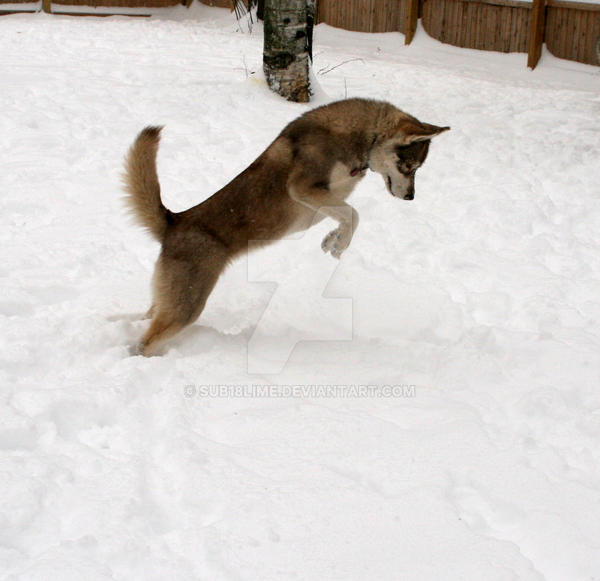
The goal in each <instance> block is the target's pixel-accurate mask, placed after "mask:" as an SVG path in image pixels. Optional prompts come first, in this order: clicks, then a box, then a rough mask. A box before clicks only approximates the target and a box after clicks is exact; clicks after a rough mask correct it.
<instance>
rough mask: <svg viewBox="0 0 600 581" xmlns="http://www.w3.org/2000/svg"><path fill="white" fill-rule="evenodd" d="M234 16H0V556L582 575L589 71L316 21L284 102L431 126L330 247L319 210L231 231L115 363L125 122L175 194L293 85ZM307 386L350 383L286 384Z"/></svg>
mask: <svg viewBox="0 0 600 581" xmlns="http://www.w3.org/2000/svg"><path fill="white" fill-rule="evenodd" d="M236 29H237V25H236V23H235V21H234V20H233V17H232V16H231V15H230V14H229V13H228V12H227V11H224V10H219V9H209V8H205V7H195V8H194V9H193V10H191V11H189V12H186V11H185V10H184V9H174V10H168V11H164V12H161V13H160V14H159V15H157V16H155V17H153V18H151V19H126V18H110V19H94V18H80V19H77V18H68V17H59V16H46V15H42V14H38V15H16V16H7V17H3V18H2V19H0V55H2V56H1V57H0V79H1V81H0V83H1V88H0V111H1V113H0V159H1V160H2V171H1V172H0V215H1V217H2V228H1V229H0V236H1V238H2V244H1V247H0V248H1V256H0V281H1V282H0V284H1V287H0V289H1V295H0V317H1V323H0V324H1V330H2V331H1V334H0V338H1V345H2V349H1V352H0V361H1V364H0V378H1V391H0V395H1V399H0V451H1V455H0V579H2V580H9V579H10V580H16V579H18V580H27V581H32V580H40V581H41V580H44V581H47V580H60V581H69V580H73V581H80V580H82V579H85V580H88V581H96V580H108V579H119V580H127V581H132V580H143V581H148V580H166V579H169V580H171V579H177V580H196V579H206V580H211V581H212V580H228V581H229V580H259V579H260V580H273V579H285V580H288V579H289V580H291V579H297V580H309V581H314V580H349V579H351V580H369V581H371V580H373V581H387V580H389V581H395V580H398V579H402V580H409V581H426V580H432V581H433V580H435V581H439V580H455V579H456V580H457V579H467V580H474V579H485V580H486V581H490V580H512V579H524V580H534V579H535V580H540V579H547V580H556V581H565V580H588V581H590V580H592V579H599V578H600V445H599V440H600V356H599V353H600V251H599V250H600V248H599V244H600V195H599V194H600V163H599V151H600V70H599V69H598V68H594V67H587V66H584V65H579V64H576V63H571V62H568V61H561V60H558V59H555V58H553V57H551V56H549V55H548V54H544V55H543V57H542V60H541V62H540V64H539V66H538V68H537V69H536V70H535V71H534V72H531V71H529V70H527V69H526V68H525V60H526V56H525V55H502V54H492V53H484V52H474V51H466V50H461V49H457V48H454V47H450V46H444V45H441V44H439V43H437V42H435V41H433V40H431V39H429V38H428V37H427V35H426V34H425V33H424V32H423V31H422V30H419V31H418V33H417V36H416V39H415V41H414V43H413V44H412V45H411V46H410V47H405V46H404V44H403V41H404V37H403V36H402V35H400V34H385V35H364V34H363V35H361V34H354V33H349V32H344V31H339V30H335V29H333V28H330V27H327V26H319V27H317V29H316V36H315V67H314V68H315V76H316V79H317V81H318V85H319V87H318V90H317V99H316V100H315V104H320V103H323V102H326V101H327V100H334V99H339V98H343V97H345V96H366V97H373V98H379V99H387V100H390V101H392V102H393V103H394V104H396V105H397V106H399V107H401V108H403V109H406V110H407V111H409V112H411V113H413V114H414V115H416V116H417V117H419V118H421V119H422V120H424V121H428V122H431V123H436V124H440V125H446V124H448V125H451V126H452V131H450V132H449V133H446V134H444V135H443V136H440V137H439V138H436V140H435V141H434V143H433V146H432V148H431V151H430V155H429V159H428V160H427V163H426V164H425V166H424V167H423V168H422V169H421V170H420V172H419V174H418V176H417V191H416V198H415V201H414V202H405V201H402V200H396V199H393V198H392V197H391V196H389V195H388V194H387V193H386V192H385V189H384V184H383V181H382V180H381V178H380V177H379V176H377V175H373V174H372V175H369V176H368V177H367V178H366V179H365V180H364V181H363V183H362V184H361V185H360V187H359V188H358V189H357V191H356V193H355V194H353V197H352V203H353V204H354V205H355V207H356V208H357V209H358V211H359V213H360V216H361V223H360V226H359V229H358V231H357V233H356V235H355V238H354V241H353V243H352V245H351V247H350V249H349V250H348V251H347V252H346V253H345V254H344V256H343V258H342V260H341V262H339V263H337V262H335V261H334V260H333V259H332V258H331V257H330V256H325V255H324V254H323V253H322V252H321V250H320V241H321V239H322V238H323V236H324V235H325V234H326V233H327V232H328V231H329V230H330V229H331V227H332V224H331V223H330V222H325V223H322V224H319V225H318V226H316V227H315V228H314V229H313V230H311V231H310V232H308V233H307V234H306V235H304V236H302V237H300V238H297V239H292V240H285V241H282V242H281V243H279V244H277V245H275V246H272V247H270V248H268V249H265V250H263V251H261V252H257V253H256V254H254V255H252V257H251V258H250V259H249V261H240V262H238V263H236V264H235V265H234V266H232V267H231V268H230V269H229V270H228V271H227V272H226V274H225V275H224V277H223V278H222V280H221V281H220V283H219V285H218V286H217V288H216V290H215V292H214V294H213V295H212V297H211V298H210V300H209V303H208V305H207V308H206V310H205V313H204V314H203V316H202V317H201V319H200V320H199V321H198V322H197V323H196V325H194V326H193V327H192V328H191V329H189V330H188V331H186V332H185V333H183V334H182V335H181V336H180V337H178V338H177V339H175V340H174V341H173V342H172V343H171V344H170V347H169V349H168V350H167V351H166V353H165V355H164V356H162V357H155V358H151V359H144V358H141V357H131V356H129V351H128V350H129V347H130V346H131V345H132V344H133V343H134V342H135V341H136V340H137V338H138V337H139V336H140V335H141V333H142V331H143V329H144V328H145V326H146V325H147V322H144V321H140V320H138V319H137V318H136V316H135V315H136V314H139V313H141V312H143V311H144V310H145V309H146V308H147V307H148V305H149V281H150V275H151V270H152V266H153V261H154V259H155V257H156V255H157V251H158V247H157V244H156V243H155V242H153V241H152V240H151V239H150V238H149V237H148V236H147V235H146V234H145V233H144V232H142V231H141V230H139V229H138V228H136V227H134V226H133V225H132V224H131V223H130V222H129V219H128V218H127V217H126V215H125V212H124V211H123V205H122V200H121V193H120V185H119V181H120V179H119V176H120V171H121V162H122V158H123V155H124V153H125V151H126V149H127V147H128V146H129V144H130V143H131V141H132V140H133V138H134V136H135V135H136V133H137V132H138V131H139V130H140V129H141V128H142V127H143V126H144V125H147V124H150V123H160V124H165V125H166V129H165V131H164V138H163V142H162V147H161V151H160V155H159V173H160V176H161V180H162V185H163V192H164V194H163V195H164V199H165V203H166V205H167V206H168V207H170V208H171V209H173V210H180V209H183V208H186V207H188V206H190V205H192V204H195V203H197V202H199V201H200V200H202V199H204V198H206V197H207V196H209V195H210V194H211V193H212V192H214V191H215V190H217V189H218V188H219V187H220V186H222V185H223V184H224V183H226V181H228V180H229V179H230V178H232V177H233V176H235V175H236V174H237V173H238V172H239V171H240V170H241V169H243V168H244V167H245V166H246V165H247V164H248V163H249V162H251V161H252V160H253V159H254V158H255V157H256V156H257V155H258V154H259V153H260V152H261V151H262V150H263V148H264V147H265V146H266V145H267V144H268V143H269V142H270V141H271V139H273V138H274V137H275V136H276V134H277V133H278V132H279V130H280V129H281V128H282V127H283V125H284V124H285V123H287V122H288V121H289V120H291V119H293V118H294V117H296V116H297V115H298V114H300V113H301V112H302V111H304V110H305V109H306V107H305V106H303V105H295V104H290V103H286V102H283V101H281V100H279V99H278V98H277V97H276V96H274V95H271V94H270V93H269V92H268V91H267V89H266V88H265V84H264V82H263V80H262V78H261V75H260V72H259V71H260V68H261V48H262V33H261V29H260V26H256V27H255V29H254V32H253V34H248V33H241V32H239V31H237V30H236ZM322 295H323V296H322ZM255 329H256V333H255V332H254V330H255ZM299 339H304V341H302V342H300V343H298V345H297V346H296V348H295V349H294V350H293V352H292V353H291V356H290V358H289V361H287V364H286V365H285V366H283V363H285V357H286V353H287V351H286V350H289V349H291V346H293V344H294V343H295V342H296V341H297V340H299ZM282 366H283V369H281V367H282ZM274 372H275V373H274ZM332 384H335V385H338V386H346V388H339V391H340V392H342V394H346V395H348V394H352V393H353V392H352V391H351V390H352V387H351V386H364V385H370V386H374V387H373V388H371V389H370V390H369V391H367V392H366V395H368V396H369V397H355V398H347V397H341V396H340V397H320V396H323V395H332V394H331V392H324V388H321V389H322V391H318V390H317V389H316V388H310V387H307V386H315V385H319V386H327V385H332ZM215 385H230V386H236V387H232V388H229V392H231V391H233V393H229V392H228V393H229V397H210V396H211V395H212V396H214V395H216V394H215V392H214V389H213V391H212V392H211V391H210V388H208V387H207V386H215ZM253 385H260V386H261V387H260V388H255V389H256V391H260V390H264V386H270V389H271V391H272V393H271V396H272V397H235V395H236V394H235V390H236V389H237V390H238V391H239V390H241V389H245V390H246V391H251V390H252V386H253ZM290 386H295V387H290ZM386 386H388V387H386ZM389 386H396V387H395V389H394V390H393V392H391V390H390V388H389ZM302 389H304V390H306V391H305V392H304V393H302ZM344 389H346V390H347V391H345V392H344V391H343V390H344ZM357 389H358V388H357ZM361 389H362V388H361ZM207 391H208V392H209V393H208V394H207V393H206V392H207ZM363 392H364V390H363ZM237 395H238V396H239V395H242V394H241V393H238V394H237ZM243 395H249V394H248V393H245V394H243ZM338 395H341V394H338ZM363 395H365V393H363ZM277 396H284V397H277ZM293 396H296V397H293Z"/></svg>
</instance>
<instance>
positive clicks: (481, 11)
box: [0, 0, 600, 68]
mask: <svg viewBox="0 0 600 581" xmlns="http://www.w3.org/2000/svg"><path fill="white" fill-rule="evenodd" d="M28 1H29V2H30V1H31V0H0V13H1V12H2V4H3V3H5V2H9V3H10V4H11V5H13V6H14V5H15V4H18V3H19V2H23V3H24V5H25V3H27V2H28ZM191 1H192V0H42V5H43V7H44V9H45V10H46V11H50V2H52V3H53V4H59V5H61V8H60V11H61V12H63V13H64V12H65V10H66V7H67V6H78V7H81V6H90V7H94V8H96V7H108V8H110V7H113V8H117V7H126V8H127V7H148V8H152V7H163V6H174V5H176V4H182V3H183V4H189V3H190V2H191ZM200 1H201V2H203V3H204V4H209V5H212V6H227V7H231V5H232V2H231V0H200ZM11 11H14V10H11ZM419 18H421V22H422V24H423V28H424V29H425V31H426V32H427V33H428V34H429V35H430V36H432V37H433V38H436V39H438V40H440V41H441V42H445V43H447V44H452V45H455V46H460V47H464V48H475V49H481V50H494V51H501V52H521V53H527V54H528V60H527V64H528V66H530V67H531V68H534V67H535V66H536V64H537V62H538V60H539V58H540V55H541V52H542V44H543V43H546V46H547V48H548V50H549V51H550V52H551V53H552V54H553V55H555V56H557V57H560V58H565V59H570V60H575V61H579V62H582V63H587V64H593V65H600V0H597V1H596V2H595V3H583V2H568V1H566V0H317V22H325V23H327V24H330V25H331V26H336V27H339V28H345V29H346V30H354V31H359V32H392V31H399V32H402V33H404V34H405V35H406V43H407V44H409V43H410V42H411V40H412V38H413V36H414V33H415V30H416V27H417V21H418V19H419Z"/></svg>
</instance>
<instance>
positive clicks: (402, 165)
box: [398, 162, 418, 176]
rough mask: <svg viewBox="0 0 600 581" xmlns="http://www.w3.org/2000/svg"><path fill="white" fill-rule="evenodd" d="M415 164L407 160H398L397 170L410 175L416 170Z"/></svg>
mask: <svg viewBox="0 0 600 581" xmlns="http://www.w3.org/2000/svg"><path fill="white" fill-rule="evenodd" d="M417 167H418V166H417V165H415V164H412V163H408V162H399V163H398V171H399V172H400V173H401V174H404V175H407V176H409V175H411V174H413V173H415V172H416V171H417Z"/></svg>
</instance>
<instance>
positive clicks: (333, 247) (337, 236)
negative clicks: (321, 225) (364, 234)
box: [321, 228, 352, 258]
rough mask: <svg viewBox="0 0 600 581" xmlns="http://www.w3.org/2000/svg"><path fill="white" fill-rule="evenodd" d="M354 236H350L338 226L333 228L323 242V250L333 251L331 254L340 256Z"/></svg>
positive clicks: (336, 256)
mask: <svg viewBox="0 0 600 581" xmlns="http://www.w3.org/2000/svg"><path fill="white" fill-rule="evenodd" d="M351 238H352V236H348V234H347V233H346V231H345V230H343V229H342V228H336V229H335V230H332V231H331V232H330V233H329V234H327V236H325V238H323V242H321V248H322V249H323V252H325V253H326V254H327V252H331V256H333V257H335V258H339V257H340V256H341V255H342V252H344V250H346V248H348V246H349V245H350V240H351Z"/></svg>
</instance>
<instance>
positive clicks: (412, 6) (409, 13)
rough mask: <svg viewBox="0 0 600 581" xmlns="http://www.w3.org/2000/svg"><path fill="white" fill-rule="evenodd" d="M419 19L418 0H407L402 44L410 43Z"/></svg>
mask: <svg viewBox="0 0 600 581" xmlns="http://www.w3.org/2000/svg"><path fill="white" fill-rule="evenodd" d="M418 20H419V0H408V3H407V5H406V24H405V25H404V30H405V37H404V44H410V43H411V42H412V39H413V38H414V36H415V32H416V31H417V21H418Z"/></svg>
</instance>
